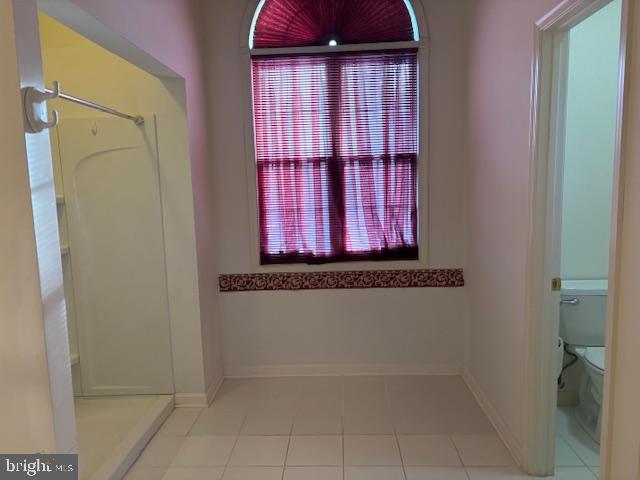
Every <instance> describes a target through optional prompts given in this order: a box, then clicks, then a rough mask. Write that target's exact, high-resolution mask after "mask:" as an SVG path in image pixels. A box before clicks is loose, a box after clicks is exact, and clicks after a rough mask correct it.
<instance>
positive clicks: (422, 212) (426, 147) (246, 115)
mask: <svg viewBox="0 0 640 480" xmlns="http://www.w3.org/2000/svg"><path fill="white" fill-rule="evenodd" d="M404 2H405V4H407V5H410V6H411V8H412V10H413V14H414V15H412V22H413V20H414V19H415V22H416V23H415V24H417V27H418V32H419V39H418V40H417V41H416V40H414V41H404V42H379V43H361V44H347V45H337V46H335V47H331V46H328V45H326V46H325V45H321V46H311V47H283V48H260V49H251V48H250V47H249V43H250V42H249V38H250V34H251V33H252V31H253V30H252V26H253V25H254V18H257V17H256V10H257V8H258V7H259V6H261V4H263V3H264V0H249V2H248V6H247V10H246V12H245V22H244V27H245V28H244V29H243V31H242V32H241V34H240V35H241V37H240V54H241V57H242V60H241V61H242V74H241V75H242V82H243V90H244V95H243V101H244V105H243V107H242V108H243V123H244V136H245V168H246V179H247V200H248V206H249V212H248V213H249V215H248V217H249V232H250V236H251V238H250V241H249V246H250V249H251V251H250V253H249V257H250V264H251V268H252V271H254V272H258V273H268V272H274V271H286V272H309V271H347V270H358V271H360V270H391V269H394V270H395V269H425V268H430V264H429V244H430V242H429V228H428V226H429V218H430V202H429V188H428V183H429V182H428V179H429V162H428V157H429V151H430V143H429V76H428V73H429V72H428V65H429V44H428V36H427V32H428V30H427V26H426V23H425V20H424V15H423V11H422V5H421V4H420V2H419V0H413V1H412V0H404ZM417 7H419V8H417ZM403 49H404V50H406V49H416V50H417V56H418V158H417V168H418V187H417V188H418V195H417V199H416V200H417V204H418V242H417V245H418V259H417V260H375V261H372V260H349V261H340V262H328V263H320V264H307V263H276V264H264V265H263V264H261V263H260V225H259V222H260V218H259V205H258V182H257V168H256V151H255V131H254V130H255V129H254V118H253V91H252V84H251V57H254V56H256V57H258V56H263V55H296V54H320V53H337V52H358V51H377V50H380V51H383V50H403Z"/></svg>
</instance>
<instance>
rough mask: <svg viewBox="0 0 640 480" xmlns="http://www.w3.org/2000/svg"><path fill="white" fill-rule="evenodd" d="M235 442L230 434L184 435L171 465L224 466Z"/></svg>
mask: <svg viewBox="0 0 640 480" xmlns="http://www.w3.org/2000/svg"><path fill="white" fill-rule="evenodd" d="M235 442H236V437H232V436H224V437H223V436H190V437H186V438H185V440H184V443H183V444H182V446H181V447H180V450H179V451H178V454H177V455H176V457H175V459H174V460H173V463H172V465H171V466H172V467H217V466H222V467H224V466H225V465H226V464H227V461H228V460H229V456H230V455H231V450H232V449H233V445H234V444H235Z"/></svg>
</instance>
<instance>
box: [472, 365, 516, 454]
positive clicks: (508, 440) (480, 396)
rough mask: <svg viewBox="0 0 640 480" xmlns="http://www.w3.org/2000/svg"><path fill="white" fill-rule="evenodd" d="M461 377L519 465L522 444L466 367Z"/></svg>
mask: <svg viewBox="0 0 640 480" xmlns="http://www.w3.org/2000/svg"><path fill="white" fill-rule="evenodd" d="M462 378H463V379H464V382H465V383H466V384H467V387H469V390H471V393H473V396H474V397H475V398H476V401H477V402H478V404H479V405H480V408H482V411H483V412H484V414H485V415H486V416H487V418H488V419H489V421H490V422H491V424H492V425H493V428H495V429H496V432H498V435H499V436H500V438H501V439H502V442H503V443H504V444H505V446H506V447H507V449H508V450H509V452H510V453H511V456H512V457H513V459H514V460H515V461H516V463H517V464H518V466H521V465H522V459H523V454H524V452H523V449H522V444H521V443H520V442H519V441H518V439H517V438H516V436H515V435H514V434H513V432H512V431H511V429H510V428H509V427H508V426H507V424H506V423H505V422H504V420H502V417H501V416H500V415H499V414H498V412H497V411H496V410H495V408H493V405H492V404H491V401H490V400H489V397H487V395H486V394H485V393H484V391H483V390H482V388H481V387H480V385H479V384H478V382H476V379H475V378H474V377H473V375H471V373H470V372H469V370H467V369H466V368H465V369H464V370H463V373H462Z"/></svg>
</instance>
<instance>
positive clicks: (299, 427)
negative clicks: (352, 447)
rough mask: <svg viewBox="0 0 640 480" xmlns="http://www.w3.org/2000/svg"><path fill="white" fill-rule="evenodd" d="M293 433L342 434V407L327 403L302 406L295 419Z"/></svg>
mask: <svg viewBox="0 0 640 480" xmlns="http://www.w3.org/2000/svg"><path fill="white" fill-rule="evenodd" d="M292 434H293V435H340V434H342V408H340V407H337V406H335V405H327V404H317V405H304V406H301V407H300V408H299V409H298V411H297V412H296V416H295V418H294V419H293V430H292Z"/></svg>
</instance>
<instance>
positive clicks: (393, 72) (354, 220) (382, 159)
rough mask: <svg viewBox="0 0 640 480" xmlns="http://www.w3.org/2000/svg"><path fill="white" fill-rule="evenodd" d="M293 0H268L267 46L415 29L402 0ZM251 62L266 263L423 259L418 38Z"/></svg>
mask: <svg viewBox="0 0 640 480" xmlns="http://www.w3.org/2000/svg"><path fill="white" fill-rule="evenodd" d="M296 2H298V3H300V0H266V3H264V4H263V5H262V14H261V16H260V17H259V18H257V20H256V21H254V24H255V25H257V27H256V31H255V37H252V41H253V39H255V42H256V45H257V46H259V48H266V47H269V48H273V47H276V46H280V47H288V46H299V45H317V44H323V42H326V41H327V39H331V42H330V43H329V44H330V45H336V44H337V41H336V40H335V39H340V40H341V41H344V39H349V42H347V43H358V42H361V41H367V42H375V41H376V40H378V41H390V40H391V41H409V40H413V39H414V37H416V34H414V30H413V28H412V23H411V18H412V15H410V14H409V13H408V11H407V9H406V7H405V2H403V1H402V0H375V2H373V3H375V7H376V8H375V9H369V10H367V9H366V6H367V5H368V3H367V2H362V1H360V0H317V2H311V3H308V2H307V3H305V5H307V6H308V7H309V8H308V11H307V10H304V9H303V10H304V11H303V10H300V9H298V10H297V11H298V14H296V15H294V14H293V13H292V12H294V11H295V9H293V8H292V4H294V3H296ZM287 5H288V7H287V8H285V6H287ZM311 5H313V7H312V6H311ZM290 7H291V8H290ZM385 9H386V10H385ZM259 10H260V9H259ZM316 10H317V11H316ZM382 11H388V12H395V15H394V17H393V18H395V19H396V21H394V22H387V23H386V25H387V27H386V30H385V22H383V21H382V20H381V18H383V17H384V16H382V17H381V16H380V15H378V14H379V13H380V12H382ZM278 12H280V13H279V14H278V15H276V13H278ZM305 12H306V13H305ZM257 14H259V11H258V12H257ZM367 15H368V17H367ZM272 17H273V18H272ZM369 17H370V18H369ZM270 18H272V19H271V20H269V19H270ZM366 18H369V20H366ZM273 19H277V21H276V20H273ZM314 22H316V24H315V26H314V25H313V23H314ZM303 24H304V25H303ZM368 24H371V27H370V29H369V30H367V28H366V27H367V25H368ZM287 25H289V27H287ZM303 26H304V28H302V27H303ZM296 32H298V33H300V35H297V34H296ZM302 32H305V33H304V35H303V34H302ZM324 44H325V45H326V43H324ZM350 50H351V49H350ZM299 52H301V53H299ZM270 53H271V52H270ZM251 62H252V87H253V113H254V134H255V149H256V162H257V186H258V207H259V223H260V229H259V230H260V258H261V263H262V264H277V263H325V262H335V261H351V260H392V259H398V260H409V259H417V258H418V238H417V237H418V202H417V183H418V165H417V158H418V60H417V48H413V47H411V48H396V49H387V50H372V49H371V48H366V49H363V50H362V51H336V52H331V51H326V52H322V53H317V50H316V51H314V52H307V51H305V50H304V48H303V49H301V50H299V51H297V52H296V53H295V54H291V53H288V52H285V53H279V52H277V54H273V55H272V54H269V55H253V56H252V60H251Z"/></svg>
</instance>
